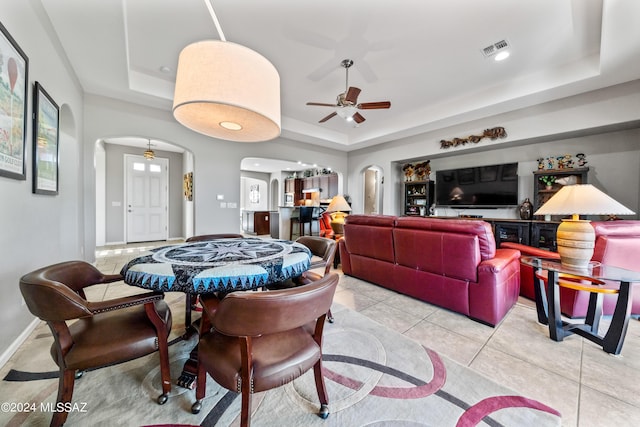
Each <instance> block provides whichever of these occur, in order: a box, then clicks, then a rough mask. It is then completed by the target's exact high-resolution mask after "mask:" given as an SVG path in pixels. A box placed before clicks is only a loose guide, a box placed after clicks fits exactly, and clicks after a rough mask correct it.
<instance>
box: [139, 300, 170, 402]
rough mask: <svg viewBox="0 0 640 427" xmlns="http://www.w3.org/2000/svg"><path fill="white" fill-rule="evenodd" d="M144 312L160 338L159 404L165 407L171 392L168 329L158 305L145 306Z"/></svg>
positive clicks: (150, 303)
mask: <svg viewBox="0 0 640 427" xmlns="http://www.w3.org/2000/svg"><path fill="white" fill-rule="evenodd" d="M144 310H145V312H146V314H147V318H148V319H149V320H150V321H151V323H152V324H153V327H154V329H155V330H156V336H157V337H158V353H159V355H160V378H161V381H162V394H161V395H160V396H158V400H157V402H158V404H159V405H164V404H165V403H166V402H167V400H168V399H169V392H170V391H171V371H170V368H169V344H168V343H167V327H166V324H165V323H164V321H163V320H162V318H161V317H160V314H159V313H158V311H157V310H156V305H155V303H153V302H148V303H146V304H145V305H144Z"/></svg>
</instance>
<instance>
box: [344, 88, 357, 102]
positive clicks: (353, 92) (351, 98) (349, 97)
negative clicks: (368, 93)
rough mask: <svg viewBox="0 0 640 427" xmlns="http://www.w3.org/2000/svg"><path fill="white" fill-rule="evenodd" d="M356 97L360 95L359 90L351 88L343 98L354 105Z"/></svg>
mask: <svg viewBox="0 0 640 427" xmlns="http://www.w3.org/2000/svg"><path fill="white" fill-rule="evenodd" d="M358 95H360V89H358V88H357V87H353V86H351V87H350V88H349V90H347V95H346V96H345V97H344V100H345V101H348V102H350V103H352V104H355V103H356V101H357V100H358Z"/></svg>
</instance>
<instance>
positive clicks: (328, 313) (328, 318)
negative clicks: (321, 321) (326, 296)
mask: <svg viewBox="0 0 640 427" xmlns="http://www.w3.org/2000/svg"><path fill="white" fill-rule="evenodd" d="M327 320H328V321H329V323H333V320H334V319H333V313H331V309H329V311H327Z"/></svg>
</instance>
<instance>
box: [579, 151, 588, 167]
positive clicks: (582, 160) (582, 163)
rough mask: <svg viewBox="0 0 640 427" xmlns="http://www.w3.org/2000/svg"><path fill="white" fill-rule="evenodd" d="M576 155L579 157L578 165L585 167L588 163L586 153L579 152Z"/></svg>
mask: <svg viewBox="0 0 640 427" xmlns="http://www.w3.org/2000/svg"><path fill="white" fill-rule="evenodd" d="M576 157H577V158H578V166H580V167H583V166H585V165H586V164H587V163H588V162H587V155H586V154H584V153H578V154H576Z"/></svg>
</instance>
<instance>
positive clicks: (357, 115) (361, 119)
mask: <svg viewBox="0 0 640 427" xmlns="http://www.w3.org/2000/svg"><path fill="white" fill-rule="evenodd" d="M365 120H367V119H365V118H364V117H362V115H361V114H360V113H355V114H354V115H353V121H354V122H356V123H358V124H360V123H362V122H364V121H365Z"/></svg>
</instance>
